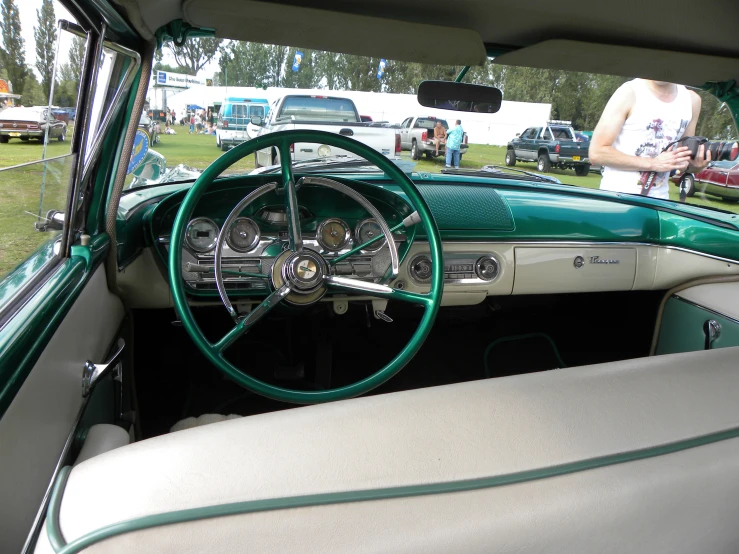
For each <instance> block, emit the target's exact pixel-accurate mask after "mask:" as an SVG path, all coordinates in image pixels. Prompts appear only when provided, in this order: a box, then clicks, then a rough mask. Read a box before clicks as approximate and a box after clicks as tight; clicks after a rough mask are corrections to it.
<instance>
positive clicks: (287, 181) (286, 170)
mask: <svg viewBox="0 0 739 554" xmlns="http://www.w3.org/2000/svg"><path fill="white" fill-rule="evenodd" d="M280 167H281V169H282V182H283V185H284V186H283V189H282V190H283V191H284V193H285V215H286V216H287V239H288V247H289V248H290V250H292V251H293V252H300V251H302V250H303V236H302V234H301V232H300V210H299V209H298V197H297V194H296V190H297V186H296V184H295V176H294V175H293V168H292V154H291V152H290V142H287V141H284V140H283V141H282V142H280Z"/></svg>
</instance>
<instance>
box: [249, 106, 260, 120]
mask: <svg viewBox="0 0 739 554" xmlns="http://www.w3.org/2000/svg"><path fill="white" fill-rule="evenodd" d="M254 115H258V116H259V117H261V118H264V106H250V107H249V117H252V116H254Z"/></svg>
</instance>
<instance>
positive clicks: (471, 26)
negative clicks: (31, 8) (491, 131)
mask: <svg viewBox="0 0 739 554" xmlns="http://www.w3.org/2000/svg"><path fill="white" fill-rule="evenodd" d="M115 1H116V2H117V3H118V4H120V5H121V6H122V7H124V9H125V12H126V13H127V14H128V17H129V19H130V21H131V23H132V24H133V25H134V27H136V29H137V30H138V31H139V32H141V33H142V35H144V36H145V37H147V38H149V37H151V36H153V33H154V31H156V29H158V28H159V27H161V26H162V25H165V24H167V23H169V22H171V21H173V20H176V19H183V20H184V21H187V22H189V23H191V24H195V25H197V26H199V27H203V28H212V29H215V32H216V36H221V37H223V38H235V39H239V40H249V39H250V37H255V38H251V40H254V41H257V42H266V43H269V42H270V41H269V40H268V39H269V37H270V36H271V35H270V30H271V31H273V32H274V30H275V28H276V27H280V30H281V32H280V33H278V34H279V39H280V42H278V41H277V40H275V41H273V42H274V43H280V44H285V43H287V42H291V44H286V45H288V46H305V47H311V48H316V49H325V50H333V51H336V50H337V48H336V47H335V46H336V44H337V43H338V42H337V41H338V38H336V39H334V40H332V38H331V37H328V36H319V37H316V36H315V34H313V35H311V36H309V35H308V33H307V32H306V27H309V25H306V24H305V23H306V21H305V18H302V21H298V20H296V21H294V22H293V21H285V20H283V19H288V20H289V19H290V18H282V17H280V18H277V19H275V18H272V19H270V21H271V23H272V24H273V25H271V26H270V27H271V29H270V28H267V29H261V30H260V27H261V26H260V25H255V24H252V17H253V16H254V14H255V13H258V12H259V11H260V10H259V9H258V8H259V7H260V6H261V7H263V8H264V9H270V8H271V9H274V8H275V7H281V6H285V7H287V6H293V7H296V6H297V4H296V2H294V1H293V2H287V1H285V0H272V1H271V2H264V3H258V2H254V1H253V0H184V1H183V0H115ZM198 5H199V6H200V8H201V9H200V10H196V9H195V8H196V7H197V6H198ZM255 7H256V8H257V9H256V10H255ZM310 7H311V8H316V9H319V10H328V11H330V12H332V14H331V15H333V16H340V15H341V14H353V15H360V16H366V17H368V18H378V17H381V18H384V19H386V20H392V21H395V22H405V23H415V24H419V23H422V24H428V25H434V26H439V27H441V28H446V29H448V30H450V31H451V30H454V29H456V30H467V31H474V34H475V37H477V36H478V35H479V38H480V39H481V42H482V43H484V44H485V46H486V47H487V50H488V52H489V53H502V52H505V51H507V50H515V49H519V48H524V47H529V46H533V45H536V44H538V43H541V42H543V41H547V40H551V39H567V40H569V41H580V42H585V43H598V44H606V45H623V46H631V47H640V48H644V49H654V50H667V51H672V52H678V53H679V52H685V53H693V54H705V55H709V56H719V57H723V58H730V59H729V60H725V61H726V62H733V63H736V64H737V65H738V66H739V33H737V31H736V25H737V21H739V2H737V0H713V1H712V2H711V3H710V5H707V4H705V3H700V2H695V1H690V0H672V1H671V2H669V3H667V4H666V3H664V2H661V1H657V0H652V1H651V2H650V1H644V0H621V1H620V2H616V1H614V0H588V1H586V2H584V1H583V0H577V1H576V0H524V1H520V2H511V1H509V0H508V1H503V0H457V1H456V2H428V1H424V0H351V1H347V0H313V2H311V4H310ZM247 8H248V9H247ZM289 9H290V8H287V10H289ZM282 11H283V12H286V10H285V9H283V10H282ZM196 12H197V15H193V14H195V13H196ZM315 13H316V17H315V20H316V21H318V20H320V19H321V15H320V12H315ZM239 14H243V17H239ZM234 19H239V21H238V23H239V26H236V25H234V24H233V22H234ZM227 21H230V22H231V25H227V23H226V22H227ZM339 21H340V19H339ZM358 21H361V20H358V19H349V20H347V25H346V26H344V28H343V29H340V30H339V31H340V34H343V35H344V36H347V35H351V34H352V31H351V29H352V28H354V29H356V28H357V27H352V26H350V25H351V24H354V25H356V23H357V22H358ZM388 23H390V22H389V21H388ZM338 26H339V27H341V25H338ZM226 27H228V29H229V30H230V32H227V33H224V32H219V29H220V31H223V30H224V29H225V28H226ZM384 28H385V29H387V30H388V32H383V30H382V29H383V27H382V26H377V27H374V28H373V29H376V31H375V33H374V34H373V35H372V36H376V37H377V41H376V43H375V44H372V42H373V41H369V42H370V44H363V45H362V48H361V52H358V51H355V52H346V50H339V51H345V52H346V53H361V54H364V55H374V56H382V57H386V58H389V59H403V58H402V57H399V56H397V55H396V56H392V55H391V54H392V53H393V52H388V49H390V48H391V47H390V46H388V39H390V37H389V36H388V35H391V34H395V33H398V32H401V31H399V29H401V28H402V27H398V26H396V25H387V26H386V27H384ZM391 30H392V32H390V31H391ZM440 31H441V30H440ZM273 34H274V33H273ZM337 34H339V32H337ZM414 34H415V35H416V36H418V37H421V35H422V34H423V28H421V27H419V28H417V29H416V30H415V32H414V31H413V27H412V26H411V27H409V31H408V35H410V36H413V35H414ZM426 34H428V33H426ZM441 34H442V33H441V32H440V36H441ZM285 37H294V38H285ZM408 38H409V37H408V36H406V42H405V44H408V42H409V41H408V40H407V39H408ZM265 39H267V40H265ZM450 39H451V40H452V41H453V40H455V38H454V35H450ZM306 40H308V41H309V42H310V44H306ZM365 42H366V41H365ZM390 42H392V40H390ZM320 44H325V46H320ZM447 44H449V42H447ZM452 44H453V42H452ZM406 48H407V49H409V48H411V49H412V46H411V45H409V44H408V45H407V46H406ZM450 48H451V49H453V47H447V48H439V49H438V50H439V52H438V53H437V54H436V56H437V58H436V59H435V58H434V53H433V52H431V53H429V52H425V53H424V54H423V59H421V58H418V54H417V55H416V57H417V58H418V59H416V60H410V61H423V62H425V63H449V61H450V58H449V57H447V56H445V55H444V52H442V50H448V49H450ZM355 50H356V49H355ZM496 51H497V52H496ZM469 52H470V54H469V56H468V58H469V59H470V61H471V63H475V62H474V61H473V60H474V59H476V57H475V56H474V55H473V54H474V49H473V48H470V49H469ZM405 58H406V59H408V55H406V56H405ZM460 59H461V58H460ZM677 60H678V61H677V62H675V58H673V59H672V60H670V62H669V63H671V64H673V65H678V66H679V57H678V58H677ZM706 60H707V61H709V62H710V58H706ZM549 61H550V62H551V60H549ZM477 63H479V62H477ZM629 63H631V64H635V65H636V66H635V67H634V70H635V71H634V72H633V73H631V74H632V75H634V76H636V75H639V71H638V70H639V67H638V65H639V64H638V56H637V57H634V61H632V62H629ZM521 65H522V64H521ZM627 65H628V64H627ZM568 69H569V68H568ZM673 69H675V71H679V67H673ZM734 75H735V76H736V77H739V70H737V71H736V72H735V73H734Z"/></svg>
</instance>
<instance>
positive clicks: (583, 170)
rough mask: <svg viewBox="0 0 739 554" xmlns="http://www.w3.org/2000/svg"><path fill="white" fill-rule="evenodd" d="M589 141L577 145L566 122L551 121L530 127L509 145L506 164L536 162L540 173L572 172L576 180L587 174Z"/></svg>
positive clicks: (578, 142)
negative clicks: (570, 170)
mask: <svg viewBox="0 0 739 554" xmlns="http://www.w3.org/2000/svg"><path fill="white" fill-rule="evenodd" d="M589 150H590V141H587V142H580V141H578V140H577V139H576V137H575V131H574V130H573V129H572V126H571V124H570V122H569V121H550V122H548V123H547V125H546V126H545V127H529V128H528V129H526V130H525V131H524V132H523V133H520V134H519V135H516V138H515V139H513V140H512V141H510V142H509V143H508V147H507V149H506V156H505V163H506V165H507V166H514V165H516V161H517V160H521V161H535V162H537V167H538V169H539V171H541V172H542V173H546V172H547V171H549V170H550V169H551V168H552V167H558V168H560V169H574V170H575V174H576V175H577V176H578V177H584V176H586V175H587V174H588V172H589V171H590V158H589V157H588V152H589Z"/></svg>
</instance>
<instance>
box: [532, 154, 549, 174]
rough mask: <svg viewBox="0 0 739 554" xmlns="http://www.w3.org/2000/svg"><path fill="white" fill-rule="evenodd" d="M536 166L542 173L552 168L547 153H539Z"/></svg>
mask: <svg viewBox="0 0 739 554" xmlns="http://www.w3.org/2000/svg"><path fill="white" fill-rule="evenodd" d="M536 167H537V168H539V171H541V172H542V173H547V172H548V171H549V170H550V169H552V162H550V161H549V154H543V153H542V154H539V162H538V163H537V165H536Z"/></svg>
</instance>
